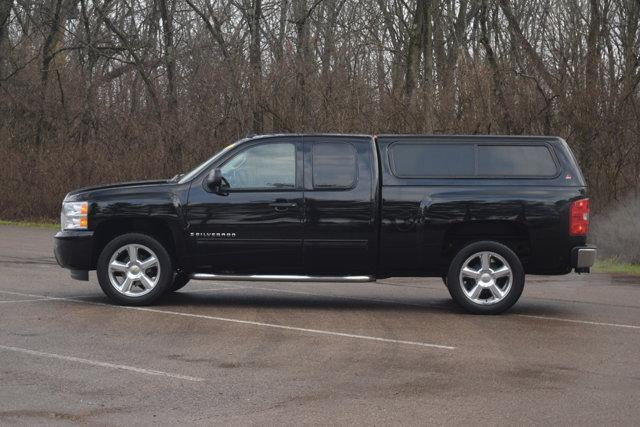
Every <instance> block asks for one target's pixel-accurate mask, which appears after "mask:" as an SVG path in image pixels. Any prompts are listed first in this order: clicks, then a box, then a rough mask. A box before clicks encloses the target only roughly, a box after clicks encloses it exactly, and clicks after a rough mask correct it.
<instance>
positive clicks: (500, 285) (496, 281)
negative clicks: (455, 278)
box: [460, 251, 513, 305]
mask: <svg viewBox="0 0 640 427" xmlns="http://www.w3.org/2000/svg"><path fill="white" fill-rule="evenodd" d="M512 283H513V272H512V271H511V266H510V265H509V263H508V262H507V261H506V260H505V259H504V258H503V257H501V256H500V255H498V254H497V253H495V252H488V251H483V252H477V253H475V254H473V255H471V256H470V257H469V258H467V259H466V261H465V262H464V263H463V264H462V268H461V269H460V284H461V285H462V291H463V292H464V295H465V296H466V297H467V298H468V299H469V300H471V301H473V302H474V303H476V304H482V305H489V304H495V303H498V302H500V301H502V300H503V299H504V298H505V297H506V296H507V295H508V294H509V291H510V290H511V284H512Z"/></svg>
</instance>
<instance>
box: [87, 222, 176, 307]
mask: <svg viewBox="0 0 640 427" xmlns="http://www.w3.org/2000/svg"><path fill="white" fill-rule="evenodd" d="M126 245H142V246H144V247H147V248H149V249H150V250H151V251H153V253H154V254H155V257H156V259H157V261H158V262H157V264H158V267H157V270H156V273H157V276H154V277H155V279H154V280H157V282H156V284H155V286H153V288H151V287H150V288H151V290H150V291H148V292H147V293H145V294H143V295H140V296H128V295H125V294H124V293H121V292H120V291H118V290H117V289H116V288H115V286H114V285H112V283H111V281H110V278H109V263H110V261H111V257H112V256H114V254H115V253H116V251H120V250H122V249H123V247H124V246H126ZM125 256H126V255H125ZM96 270H97V271H96V273H97V275H98V282H99V283H100V287H101V288H102V291H103V292H104V293H105V295H107V297H109V299H110V300H111V301H113V302H115V303H117V304H121V305H149V304H152V303H153V302H154V301H156V300H157V299H158V298H159V297H161V296H162V294H164V293H165V292H166V291H167V290H168V289H170V287H171V285H172V283H173V276H174V270H173V262H172V260H171V256H170V255H169V253H168V252H167V250H166V249H165V247H164V246H163V245H162V243H160V242H159V241H158V240H156V239H155V238H153V237H151V236H149V235H146V234H140V233H129V234H123V235H121V236H118V237H116V238H114V239H113V240H111V241H110V242H109V243H107V245H106V246H105V247H104V249H103V250H102V252H101V253H100V256H99V257H98V264H97V268H96ZM147 273H148V271H147ZM134 283H135V282H134ZM138 284H140V285H141V283H140V282H138ZM134 286H138V285H137V284H136V285H134Z"/></svg>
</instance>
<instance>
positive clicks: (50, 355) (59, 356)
mask: <svg viewBox="0 0 640 427" xmlns="http://www.w3.org/2000/svg"><path fill="white" fill-rule="evenodd" d="M0 350H6V351H14V352H16V353H23V354H30V355H32V356H40V357H48V358H50V359H58V360H64V361H67V362H77V363H84V364H85V365H92V366H99V367H102V368H111V369H120V370H124V371H131V372H137V373H139V374H146V375H155V376H161V377H169V378H175V379H179V380H186V381H196V382H200V381H204V378H198V377H190V376H188V375H180V374H172V373H169V372H163V371H156V370H152V369H143V368H137V367H135V366H127V365H117V364H114V363H107V362H100V361H98V360H90V359H83V358H81V357H74V356H64V355H62V354H55V353H46V352H44V351H37V350H30V349H28V348H20V347H13V346H9V345H0Z"/></svg>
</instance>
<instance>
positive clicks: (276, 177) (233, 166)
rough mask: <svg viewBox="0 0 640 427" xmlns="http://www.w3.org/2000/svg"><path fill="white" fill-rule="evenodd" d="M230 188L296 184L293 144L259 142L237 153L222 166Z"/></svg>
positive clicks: (256, 187) (272, 186) (270, 187)
mask: <svg viewBox="0 0 640 427" xmlns="http://www.w3.org/2000/svg"><path fill="white" fill-rule="evenodd" d="M221 171H222V176H223V177H224V178H225V179H226V180H227V181H229V186H230V188H232V189H234V188H235V189H243V188H244V189H249V188H251V189H278V188H295V186H296V146H295V145H294V144H291V143H274V144H262V145H256V146H254V147H251V148H248V149H246V150H244V151H241V152H240V153H238V154H236V155H235V156H234V157H232V158H231V160H229V161H227V162H226V163H225V164H224V166H222V168H221Z"/></svg>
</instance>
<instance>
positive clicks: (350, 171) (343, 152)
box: [313, 142, 356, 188]
mask: <svg viewBox="0 0 640 427" xmlns="http://www.w3.org/2000/svg"><path fill="white" fill-rule="evenodd" d="M355 180H356V150H355V148H354V146H353V145H351V144H349V143H345V142H326V143H318V144H314V145H313V187H314V188H351V187H353V185H354V184H355Z"/></svg>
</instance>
